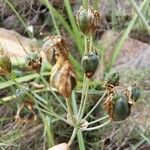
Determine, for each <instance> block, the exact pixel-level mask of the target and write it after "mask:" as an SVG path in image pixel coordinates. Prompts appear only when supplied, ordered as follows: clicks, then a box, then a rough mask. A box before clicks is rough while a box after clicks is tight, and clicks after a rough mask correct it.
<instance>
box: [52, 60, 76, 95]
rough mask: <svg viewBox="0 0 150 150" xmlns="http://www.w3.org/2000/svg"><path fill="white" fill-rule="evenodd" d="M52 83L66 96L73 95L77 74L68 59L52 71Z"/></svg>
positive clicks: (55, 66)
mask: <svg viewBox="0 0 150 150" xmlns="http://www.w3.org/2000/svg"><path fill="white" fill-rule="evenodd" d="M50 84H51V85H52V86H53V87H55V88H56V89H57V90H58V92H59V93H60V94H61V95H62V96H63V97H65V98H69V97H70V96H71V93H72V90H73V89H74V88H75V86H76V74H75V71H74V69H73V66H72V65H71V64H70V62H69V61H68V60H66V61H64V62H63V65H59V64H56V65H54V66H53V68H52V71H51V78H50Z"/></svg>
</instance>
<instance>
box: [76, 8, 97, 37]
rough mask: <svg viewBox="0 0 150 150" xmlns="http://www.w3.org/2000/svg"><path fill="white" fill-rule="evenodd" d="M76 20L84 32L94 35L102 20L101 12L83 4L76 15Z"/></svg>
mask: <svg viewBox="0 0 150 150" xmlns="http://www.w3.org/2000/svg"><path fill="white" fill-rule="evenodd" d="M76 22H77V25H78V27H79V29H80V30H81V31H82V32H83V33H84V34H89V35H93V34H94V33H95V31H96V29H97V27H98V25H99V22H100V14H99V13H98V12H97V11H96V10H93V8H91V7H88V9H85V8H83V6H81V7H80V10H79V11H78V12H77V15H76Z"/></svg>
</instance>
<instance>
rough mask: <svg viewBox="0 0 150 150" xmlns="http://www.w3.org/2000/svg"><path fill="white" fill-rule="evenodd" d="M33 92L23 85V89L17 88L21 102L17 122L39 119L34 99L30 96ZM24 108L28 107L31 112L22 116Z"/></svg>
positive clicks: (18, 98) (17, 94)
mask: <svg viewBox="0 0 150 150" xmlns="http://www.w3.org/2000/svg"><path fill="white" fill-rule="evenodd" d="M30 95H31V92H30V90H29V89H28V88H25V87H22V88H21V89H17V90H16V98H17V100H18V101H19V103H20V106H19V108H18V110H17V113H16V116H15V119H16V122H17V123H28V122H31V121H33V120H37V116H36V113H35V110H34V101H33V100H32V98H31V97H30ZM24 108H27V109H28V111H29V113H28V114H27V115H26V116H24V117H22V116H21V115H20V114H21V112H22V110H23V109H24Z"/></svg>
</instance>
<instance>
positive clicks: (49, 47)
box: [42, 35, 69, 66]
mask: <svg viewBox="0 0 150 150" xmlns="http://www.w3.org/2000/svg"><path fill="white" fill-rule="evenodd" d="M42 49H43V51H44V53H45V56H46V58H47V60H48V62H49V63H50V64H51V65H52V66H53V65H55V64H56V61H57V55H62V57H63V59H64V60H67V59H68V53H69V50H68V47H67V44H66V42H65V39H64V38H63V37H61V36H60V35H57V36H49V37H47V39H46V41H45V42H44V44H43V46H42Z"/></svg>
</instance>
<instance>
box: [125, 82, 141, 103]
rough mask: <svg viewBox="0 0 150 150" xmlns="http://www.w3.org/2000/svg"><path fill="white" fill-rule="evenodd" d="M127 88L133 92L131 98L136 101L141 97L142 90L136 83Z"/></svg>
mask: <svg viewBox="0 0 150 150" xmlns="http://www.w3.org/2000/svg"><path fill="white" fill-rule="evenodd" d="M127 90H128V91H129V92H130V93H131V97H130V98H131V99H132V100H133V101H134V102H136V101H137V100H138V99H139V98H140V95H141V91H140V88H139V87H138V86H137V85H136V84H135V85H132V86H129V87H127Z"/></svg>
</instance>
